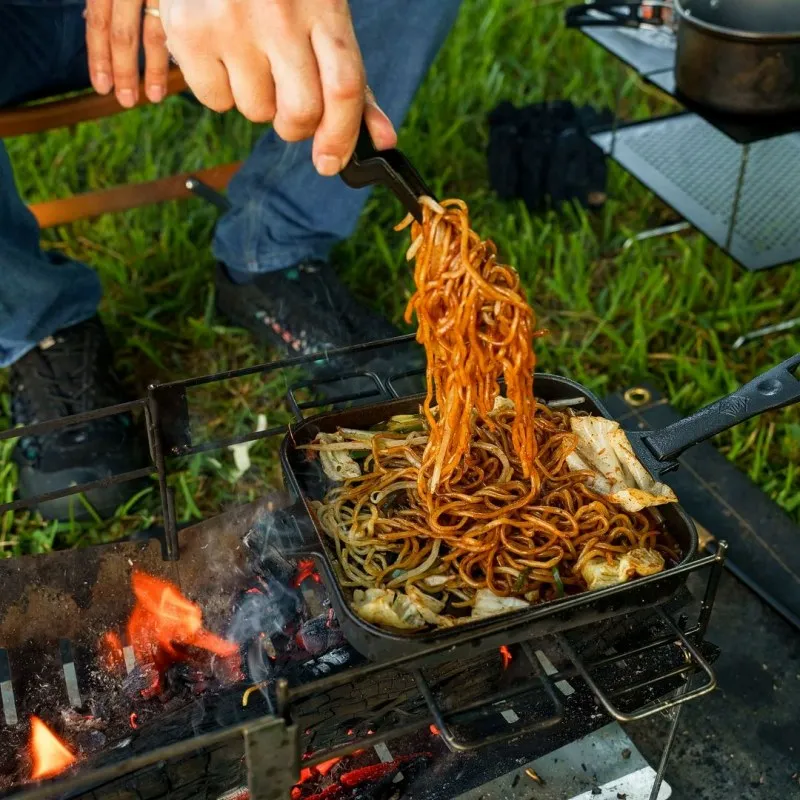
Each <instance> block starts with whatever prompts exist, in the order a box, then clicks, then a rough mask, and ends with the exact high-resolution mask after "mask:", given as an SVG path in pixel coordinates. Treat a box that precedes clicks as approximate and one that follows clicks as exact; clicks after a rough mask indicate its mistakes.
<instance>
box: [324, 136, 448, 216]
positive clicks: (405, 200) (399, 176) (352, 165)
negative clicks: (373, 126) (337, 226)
mask: <svg viewBox="0 0 800 800" xmlns="http://www.w3.org/2000/svg"><path fill="white" fill-rule="evenodd" d="M339 175H340V177H341V179H342V180H343V181H344V182H345V183H346V184H347V185H348V186H349V187H350V188H352V189H363V188H364V187H365V186H374V185H375V184H382V185H383V186H385V187H386V188H387V189H389V191H390V192H392V193H393V194H394V195H395V196H396V197H397V199H398V200H399V201H400V202H401V203H402V204H403V205H404V206H405V208H407V209H408V210H409V211H410V212H411V213H412V214H413V215H414V218H415V219H416V220H417V221H419V222H421V221H422V207H421V206H420V204H419V198H420V197H423V196H427V197H430V198H432V199H434V200H435V199H436V198H435V197H434V195H433V192H432V191H431V190H430V188H429V187H428V185H427V184H426V183H425V181H424V180H422V178H421V176H420V174H419V172H417V170H416V169H415V168H414V165H413V164H412V163H411V162H410V161H409V160H408V159H407V158H406V157H405V156H404V155H403V154H402V153H401V152H400V151H399V150H376V149H375V145H374V144H373V143H372V137H371V136H370V135H369V131H368V130H367V126H366V124H365V123H364V122H362V123H361V131H360V133H359V135H358V142H357V143H356V149H355V151H354V152H353V155H352V157H351V158H350V161H348V162H347V164H346V165H345V167H344V169H343V170H342V171H341V172H340V173H339Z"/></svg>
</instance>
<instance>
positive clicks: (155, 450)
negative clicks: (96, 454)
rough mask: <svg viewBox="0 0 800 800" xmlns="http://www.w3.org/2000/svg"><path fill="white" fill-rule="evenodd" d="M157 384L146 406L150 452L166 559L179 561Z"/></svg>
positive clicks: (149, 393)
mask: <svg viewBox="0 0 800 800" xmlns="http://www.w3.org/2000/svg"><path fill="white" fill-rule="evenodd" d="M156 388H157V387H156V386H155V385H153V386H149V387H148V389H147V393H148V398H147V399H148V403H147V405H146V406H145V418H146V420H147V438H148V440H149V444H150V454H151V456H152V458H153V461H154V462H155V465H156V471H157V472H158V490H159V493H160V495H161V511H162V514H163V516H164V543H163V544H164V547H163V551H164V553H163V554H164V559H165V560H166V561H177V560H178V558H179V556H180V553H179V550H180V547H179V544H178V523H177V519H176V518H175V501H174V499H173V497H172V490H171V489H170V488H169V486H167V465H166V461H165V459H164V442H163V440H162V437H161V430H160V427H159V412H158V402H157V401H156V398H155V397H154V392H155V390H156Z"/></svg>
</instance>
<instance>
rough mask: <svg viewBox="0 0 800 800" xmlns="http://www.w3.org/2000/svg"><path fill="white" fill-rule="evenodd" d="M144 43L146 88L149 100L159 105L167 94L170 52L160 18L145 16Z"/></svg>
mask: <svg viewBox="0 0 800 800" xmlns="http://www.w3.org/2000/svg"><path fill="white" fill-rule="evenodd" d="M142 41H143V43H144V59H145V62H144V63H145V68H144V86H145V93H146V94H147V99H148V100H149V101H150V102H151V103H159V102H161V100H163V99H164V97H165V96H166V94H167V75H168V73H169V52H168V50H167V37H166V34H165V33H164V27H163V25H162V24H161V20H160V19H158V17H154V16H152V15H150V14H147V15H145V18H144V25H143V30H142Z"/></svg>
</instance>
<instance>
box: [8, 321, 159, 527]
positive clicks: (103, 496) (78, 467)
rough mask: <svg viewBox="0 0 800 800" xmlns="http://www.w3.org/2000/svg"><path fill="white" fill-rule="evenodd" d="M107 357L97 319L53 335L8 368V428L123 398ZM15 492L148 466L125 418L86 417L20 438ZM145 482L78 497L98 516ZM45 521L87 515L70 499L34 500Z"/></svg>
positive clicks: (73, 497)
mask: <svg viewBox="0 0 800 800" xmlns="http://www.w3.org/2000/svg"><path fill="white" fill-rule="evenodd" d="M112 360H113V352H112V349H111V344H110V343H109V341H108V338H107V336H106V332H105V329H104V328H103V325H102V324H101V322H100V320H99V319H97V318H96V317H95V318H92V319H90V320H88V321H86V322H81V323H79V324H78V325H73V326H72V327H70V328H65V329H63V330H61V331H58V332H57V333H56V334H55V335H53V336H51V337H49V338H48V339H46V340H44V341H43V342H41V343H40V344H39V345H38V346H37V347H36V348H34V349H33V350H32V351H31V352H30V353H28V354H27V355H25V356H23V357H22V358H21V359H20V360H19V361H17V362H16V364H14V365H13V366H12V368H11V380H10V389H11V416H12V422H13V424H15V425H31V424H34V423H36V422H45V421H47V420H51V419H56V418H60V417H66V416H69V415H71V414H79V413H82V412H85V411H93V410H95V409H99V408H104V407H106V406H113V405H117V404H118V403H122V402H124V401H125V399H126V398H125V397H124V395H123V392H122V389H121V387H120V385H119V382H118V381H117V379H116V377H115V376H114V374H113V372H112V369H111V364H112ZM14 461H15V462H16V463H17V465H18V467H19V486H18V489H19V495H20V497H21V498H25V499H27V498H30V497H34V496H38V495H40V494H44V493H46V492H52V491H56V490H58V489H64V488H66V487H68V486H71V485H73V486H74V485H76V484H81V483H89V482H91V481H97V480H101V479H102V478H107V477H109V476H111V475H115V474H119V473H121V472H127V471H129V470H134V469H138V468H140V467H143V466H145V465H147V464H148V463H149V460H148V459H147V457H146V448H145V446H144V444H143V443H142V441H141V439H140V437H139V436H138V434H137V433H136V431H135V429H134V425H133V419H132V417H131V416H130V415H129V414H124V415H114V416H111V417H104V418H102V419H96V420H91V421H89V422H85V423H83V424H80V425H73V426H70V427H68V428H61V429H57V430H55V431H52V432H50V433H43V434H39V435H37V436H26V437H24V438H22V439H21V440H20V441H19V442H18V444H17V446H16V448H15V450H14ZM144 485H146V479H142V480H140V481H131V482H127V483H122V484H118V485H116V486H110V487H108V488H104V489H94V490H92V491H89V492H87V493H86V499H87V500H88V502H89V503H90V504H91V505H92V507H93V508H94V509H95V511H97V513H98V514H100V516H102V517H109V516H112V515H113V513H114V511H115V510H116V509H117V508H118V507H119V506H120V505H122V504H123V503H125V502H126V501H127V500H129V499H130V498H131V497H132V496H133V495H134V494H135V493H136V492H138V491H140V490H141V489H142V487H143V486H144ZM37 508H38V510H39V512H40V513H41V514H42V516H44V517H45V518H47V519H69V518H70V516H73V517H74V518H75V519H86V518H88V517H89V516H90V514H89V512H88V511H87V509H86V507H85V506H84V504H83V503H81V501H80V499H79V498H78V496H77V495H70V496H68V497H62V498H58V499H57V500H50V501H47V502H44V503H41V504H39V505H38V506H37Z"/></svg>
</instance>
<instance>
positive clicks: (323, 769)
mask: <svg viewBox="0 0 800 800" xmlns="http://www.w3.org/2000/svg"><path fill="white" fill-rule="evenodd" d="M341 760H342V759H341V758H332V759H330V761H323V762H322V763H321V764H317V766H316V767H315V769H316V770H317V772H319V774H320V775H327V774H328V773H329V772H330V771H331V770H332V769H333V768H334V767H335V766H336V765H337V764H338V763H339V762H340V761H341Z"/></svg>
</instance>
